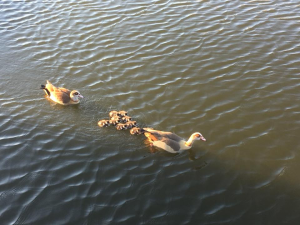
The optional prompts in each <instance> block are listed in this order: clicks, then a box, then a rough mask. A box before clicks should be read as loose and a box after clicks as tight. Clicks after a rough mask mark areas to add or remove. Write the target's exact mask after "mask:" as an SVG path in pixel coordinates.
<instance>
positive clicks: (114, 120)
mask: <svg viewBox="0 0 300 225" xmlns="http://www.w3.org/2000/svg"><path fill="white" fill-rule="evenodd" d="M109 122H110V124H112V125H114V126H116V125H117V124H118V123H120V122H121V118H120V117H119V116H113V117H112V118H110V120H109Z"/></svg>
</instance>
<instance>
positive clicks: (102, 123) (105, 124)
mask: <svg viewBox="0 0 300 225" xmlns="http://www.w3.org/2000/svg"><path fill="white" fill-rule="evenodd" d="M109 125H110V121H109V120H100V121H99V122H98V126H99V127H108V126H109Z"/></svg>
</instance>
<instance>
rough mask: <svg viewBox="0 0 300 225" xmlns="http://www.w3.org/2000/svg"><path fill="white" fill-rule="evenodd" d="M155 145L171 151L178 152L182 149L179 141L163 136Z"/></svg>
mask: <svg viewBox="0 0 300 225" xmlns="http://www.w3.org/2000/svg"><path fill="white" fill-rule="evenodd" d="M153 145H154V146H156V147H158V148H161V149H163V150H165V151H168V152H170V153H178V152H179V151H180V144H179V142H177V141H174V140H172V139H169V138H162V139H161V140H158V141H154V142H153Z"/></svg>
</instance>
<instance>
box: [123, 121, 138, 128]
mask: <svg viewBox="0 0 300 225" xmlns="http://www.w3.org/2000/svg"><path fill="white" fill-rule="evenodd" d="M125 124H126V125H127V128H128V129H131V128H133V127H136V121H128V122H126V123H125Z"/></svg>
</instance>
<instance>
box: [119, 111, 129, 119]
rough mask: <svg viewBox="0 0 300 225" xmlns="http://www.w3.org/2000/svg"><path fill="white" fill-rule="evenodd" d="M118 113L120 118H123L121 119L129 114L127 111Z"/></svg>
mask: <svg viewBox="0 0 300 225" xmlns="http://www.w3.org/2000/svg"><path fill="white" fill-rule="evenodd" d="M118 113H119V116H121V117H124V116H127V115H128V113H127V112H126V111H124V110H122V111H119V112H118Z"/></svg>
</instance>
